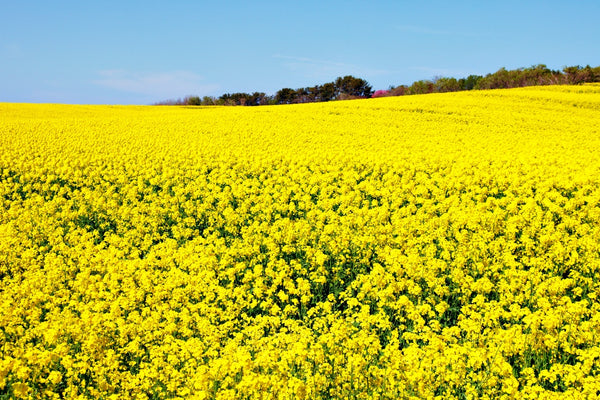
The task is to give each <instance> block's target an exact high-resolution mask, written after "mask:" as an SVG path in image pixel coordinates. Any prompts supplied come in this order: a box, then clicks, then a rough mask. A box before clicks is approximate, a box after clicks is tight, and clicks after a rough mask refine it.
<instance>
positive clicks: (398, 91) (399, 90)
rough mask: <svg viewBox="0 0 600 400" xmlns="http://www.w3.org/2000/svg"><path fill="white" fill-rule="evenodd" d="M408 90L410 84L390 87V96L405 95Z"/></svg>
mask: <svg viewBox="0 0 600 400" xmlns="http://www.w3.org/2000/svg"><path fill="white" fill-rule="evenodd" d="M407 91H408V86H406V85H400V86H396V87H392V88H390V90H389V95H390V96H404V95H405V94H407Z"/></svg>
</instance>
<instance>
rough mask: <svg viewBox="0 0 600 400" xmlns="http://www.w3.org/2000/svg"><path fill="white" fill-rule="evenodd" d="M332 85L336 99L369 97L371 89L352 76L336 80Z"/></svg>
mask: <svg viewBox="0 0 600 400" xmlns="http://www.w3.org/2000/svg"><path fill="white" fill-rule="evenodd" d="M334 85H335V91H336V98H338V99H339V98H340V97H371V94H372V89H373V88H372V87H371V85H369V83H368V82H367V81H365V80H364V79H360V78H355V77H353V76H352V75H346V76H344V77H339V78H337V79H336V80H335V82H334Z"/></svg>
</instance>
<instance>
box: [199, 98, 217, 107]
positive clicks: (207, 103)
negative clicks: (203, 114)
mask: <svg viewBox="0 0 600 400" xmlns="http://www.w3.org/2000/svg"><path fill="white" fill-rule="evenodd" d="M216 104H217V99H215V98H214V97H212V96H204V97H202V105H203V106H214V105H216Z"/></svg>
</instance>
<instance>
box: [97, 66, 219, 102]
mask: <svg viewBox="0 0 600 400" xmlns="http://www.w3.org/2000/svg"><path fill="white" fill-rule="evenodd" d="M203 80H204V78H203V77H202V76H200V75H198V74H195V73H193V72H189V71H169V72H154V73H147V72H130V71H125V70H104V71H100V72H99V78H98V79H96V80H94V81H93V83H95V84H97V85H101V86H105V87H109V88H112V89H117V90H120V91H123V92H130V93H136V94H143V95H149V96H154V97H156V98H157V100H161V99H167V98H173V97H183V96H186V95H190V94H193V95H200V96H203V95H206V94H209V93H212V92H214V91H215V90H217V89H218V88H219V86H218V85H216V84H207V83H204V82H203Z"/></svg>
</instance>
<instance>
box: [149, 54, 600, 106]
mask: <svg viewBox="0 0 600 400" xmlns="http://www.w3.org/2000/svg"><path fill="white" fill-rule="evenodd" d="M588 82H600V66H598V67H594V68H592V67H590V66H589V65H587V66H585V67H581V66H579V65H577V66H570V67H564V68H563V69H562V70H551V69H549V68H548V67H547V66H546V65H544V64H538V65H533V66H531V67H529V68H518V69H513V70H507V69H505V68H500V69H499V70H498V71H496V72H494V73H490V74H487V75H485V76H482V75H469V76H468V77H466V78H460V79H456V78H448V77H437V78H434V79H432V80H419V81H416V82H413V83H412V84H411V85H410V86H409V85H399V86H390V87H389V89H387V90H377V91H373V88H372V86H371V85H369V83H368V82H367V81H366V80H364V79H361V78H356V77H354V76H351V75H347V76H344V77H338V78H337V79H335V80H334V81H333V82H328V83H325V84H322V85H315V86H310V87H304V88H297V89H292V88H282V89H280V90H278V91H277V92H276V93H275V94H274V95H267V94H265V93H264V92H254V93H241V92H240V93H225V94H223V95H221V96H219V97H214V96H204V97H202V98H200V97H199V96H187V97H185V98H183V99H177V100H167V101H163V102H159V103H156V104H157V105H190V106H211V105H228V106H260V105H274V104H296V103H314V102H323V101H332V100H347V99H360V98H370V97H384V96H404V95H412V94H426V93H444V92H458V91H464V90H479V89H508V88H516V87H524V86H538V85H565V84H567V85H576V84H581V83H588Z"/></svg>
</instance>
